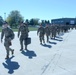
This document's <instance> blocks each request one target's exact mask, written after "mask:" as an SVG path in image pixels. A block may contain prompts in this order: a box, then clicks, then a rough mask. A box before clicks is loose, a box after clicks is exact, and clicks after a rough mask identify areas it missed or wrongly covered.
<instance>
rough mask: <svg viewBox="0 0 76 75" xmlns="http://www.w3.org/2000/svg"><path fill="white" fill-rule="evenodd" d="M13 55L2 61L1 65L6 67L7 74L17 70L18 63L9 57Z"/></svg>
mask: <svg viewBox="0 0 76 75" xmlns="http://www.w3.org/2000/svg"><path fill="white" fill-rule="evenodd" d="M13 57H14V56H12V57H11V58H9V59H7V60H6V61H5V62H3V63H2V64H3V66H4V67H5V68H6V69H8V70H9V71H8V73H9V74H12V73H14V70H17V69H18V68H19V67H20V65H19V64H18V62H15V61H11V59H12V58H13Z"/></svg>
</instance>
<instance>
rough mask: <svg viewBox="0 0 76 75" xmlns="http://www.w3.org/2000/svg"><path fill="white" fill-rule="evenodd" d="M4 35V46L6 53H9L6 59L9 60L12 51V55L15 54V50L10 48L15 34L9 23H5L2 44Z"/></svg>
mask: <svg viewBox="0 0 76 75" xmlns="http://www.w3.org/2000/svg"><path fill="white" fill-rule="evenodd" d="M4 35H5V39H4V46H5V49H6V53H7V54H6V58H5V59H8V58H9V51H11V54H12V55H13V54H14V49H11V48H10V46H11V45H12V43H11V40H13V39H14V32H13V31H12V29H11V28H10V27H9V25H8V23H7V22H5V23H4V25H3V29H2V33H1V42H2V39H3V37H4Z"/></svg>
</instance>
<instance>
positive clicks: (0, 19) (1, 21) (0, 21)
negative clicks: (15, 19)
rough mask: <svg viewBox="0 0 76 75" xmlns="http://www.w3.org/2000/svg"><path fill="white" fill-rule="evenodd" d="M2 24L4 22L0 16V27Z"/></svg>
mask: <svg viewBox="0 0 76 75" xmlns="http://www.w3.org/2000/svg"><path fill="white" fill-rule="evenodd" d="M3 22H4V20H3V18H2V17H1V16H0V26H2V24H3Z"/></svg>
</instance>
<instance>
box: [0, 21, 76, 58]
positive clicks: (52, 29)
mask: <svg viewBox="0 0 76 75" xmlns="http://www.w3.org/2000/svg"><path fill="white" fill-rule="evenodd" d="M70 28H72V27H71V26H69V25H50V24H46V26H45V27H43V26H42V24H40V27H39V28H38V30H37V35H38V36H39V40H40V44H42V43H44V44H45V38H44V36H45V35H46V38H47V42H49V38H51V39H55V38H56V35H59V34H60V33H64V32H67V31H68V30H69V29H70ZM75 28H76V27H75ZM72 29H73V28H72ZM28 33H29V29H28V25H27V24H26V23H23V22H21V23H20V26H19V28H18V34H17V36H18V38H20V39H19V40H20V45H21V49H20V51H23V50H28V49H27V45H28V44H27V38H28ZM4 36H5V39H4V46H5V49H6V58H5V59H8V58H9V52H10V51H11V54H12V55H13V54H14V49H11V48H10V46H11V45H12V42H11V41H12V40H13V39H14V37H15V34H14V32H13V30H12V29H11V28H10V27H9V25H8V23H7V22H4V24H3V27H2V32H1V42H2V41H3V37H4ZM23 43H24V44H23ZM23 46H25V49H24V47H23Z"/></svg>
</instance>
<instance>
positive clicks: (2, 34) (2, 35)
mask: <svg viewBox="0 0 76 75" xmlns="http://www.w3.org/2000/svg"><path fill="white" fill-rule="evenodd" d="M3 37H4V30H3V29H2V33H1V42H2V39H3Z"/></svg>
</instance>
